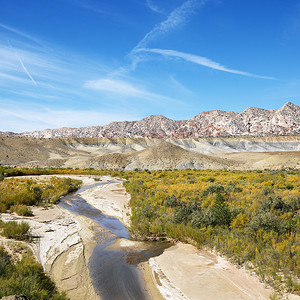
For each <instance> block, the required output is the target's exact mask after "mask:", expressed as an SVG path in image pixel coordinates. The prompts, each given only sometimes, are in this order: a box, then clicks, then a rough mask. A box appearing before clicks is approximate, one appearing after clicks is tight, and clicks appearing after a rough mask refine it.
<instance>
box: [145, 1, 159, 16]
mask: <svg viewBox="0 0 300 300" xmlns="http://www.w3.org/2000/svg"><path fill="white" fill-rule="evenodd" d="M146 4H147V6H148V7H149V8H150V9H151V10H152V11H154V12H156V13H159V14H161V13H163V11H162V10H161V9H160V8H159V7H158V6H157V5H155V4H154V3H153V0H147V1H146Z"/></svg>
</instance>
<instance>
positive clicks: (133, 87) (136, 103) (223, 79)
mask: <svg viewBox="0 0 300 300" xmlns="http://www.w3.org/2000/svg"><path fill="white" fill-rule="evenodd" d="M288 101H290V102H292V103H294V104H296V105H300V0H287V1H283V0H26V1H24V0H0V131H13V132H24V131H33V130H43V129H46V128H60V127H82V126H98V125H106V124H108V123H110V122H112V121H125V120H127V121H131V120H140V119H142V118H144V117H147V116H149V115H157V114H159V115H164V116H166V117H168V118H171V119H174V120H187V119H190V118H192V117H193V116H194V115H196V114H198V113H200V112H202V111H207V110H214V109H219V110H225V111H236V112H242V111H243V110H244V109H246V108H247V107H251V106H254V107H260V108H264V109H278V108H280V107H281V106H283V105H284V104H285V103H286V102H288Z"/></svg>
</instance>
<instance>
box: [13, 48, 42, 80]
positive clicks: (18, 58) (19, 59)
mask: <svg viewBox="0 0 300 300" xmlns="http://www.w3.org/2000/svg"><path fill="white" fill-rule="evenodd" d="M9 45H10V47H11V49H12V50H13V52H14V53H15V56H16V58H17V60H18V61H19V62H20V64H21V66H22V68H23V70H24V71H25V73H26V74H27V75H28V77H29V78H30V79H31V81H32V82H33V84H34V85H36V86H37V83H36V81H35V80H34V78H33V77H32V76H31V74H30V73H29V71H28V70H27V69H26V67H25V65H24V63H23V61H22V59H21V58H20V56H19V55H18V53H17V52H16V51H15V49H13V47H12V45H11V44H10V43H9Z"/></svg>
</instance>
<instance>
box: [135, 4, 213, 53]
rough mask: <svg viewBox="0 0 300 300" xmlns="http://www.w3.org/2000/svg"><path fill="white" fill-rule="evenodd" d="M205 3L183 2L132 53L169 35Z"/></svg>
mask: <svg viewBox="0 0 300 300" xmlns="http://www.w3.org/2000/svg"><path fill="white" fill-rule="evenodd" d="M207 1H208V0H188V1H185V2H184V3H183V4H182V5H181V6H179V7H177V8H175V9H174V10H173V11H172V12H171V13H170V15H169V16H168V17H167V19H166V20H164V21H163V22H161V23H159V24H157V25H156V26H154V28H153V29H152V30H151V31H149V32H148V33H147V34H146V35H145V36H144V38H143V39H142V40H141V41H140V42H139V43H138V44H137V45H136V46H135V48H134V49H133V51H132V52H133V53H134V52H135V50H136V49H139V48H144V47H146V46H147V45H148V43H149V42H150V41H152V40H153V39H155V38H157V37H158V36H160V35H163V34H166V33H169V32H170V31H171V30H174V29H176V28H178V27H180V26H182V25H184V24H185V23H186V22H187V21H188V20H189V18H190V17H191V16H192V15H193V14H195V13H196V11H197V9H198V8H199V7H200V6H202V5H204V4H205V3H206V2H207Z"/></svg>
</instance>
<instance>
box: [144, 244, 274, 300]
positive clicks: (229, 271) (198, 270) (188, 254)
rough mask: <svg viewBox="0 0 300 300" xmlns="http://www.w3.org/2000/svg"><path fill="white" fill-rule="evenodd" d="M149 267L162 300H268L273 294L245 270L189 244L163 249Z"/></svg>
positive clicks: (152, 259)
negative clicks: (163, 299)
mask: <svg viewBox="0 0 300 300" xmlns="http://www.w3.org/2000/svg"><path fill="white" fill-rule="evenodd" d="M149 265H150V268H151V270H152V274H153V278H154V281H155V282H156V285H157V287H158V289H159V290H160V292H161V293H162V295H163V296H164V298H165V299H178V300H179V299H180V300H181V299H182V300H186V299H190V300H196V299H197V300H202V299H203V300H206V299H207V300H208V299H224V300H225V299H232V300H235V299H236V300H248V299H269V296H270V295H271V293H272V290H271V289H266V288H265V287H264V285H263V284H262V283H260V282H259V281H258V280H257V278H256V277H254V276H250V275H249V273H248V272H247V271H246V270H244V269H237V268H236V267H235V266H234V265H232V264H230V263H228V262H227V261H226V260H224V259H223V258H221V257H219V256H216V255H214V254H212V253H209V252H207V251H200V250H199V249H197V248H196V247H194V246H192V245H189V244H183V243H178V244H177V245H175V246H172V247H170V248H168V249H166V250H165V251H164V253H163V254H162V255H160V256H158V257H155V258H151V259H150V262H149Z"/></svg>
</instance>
